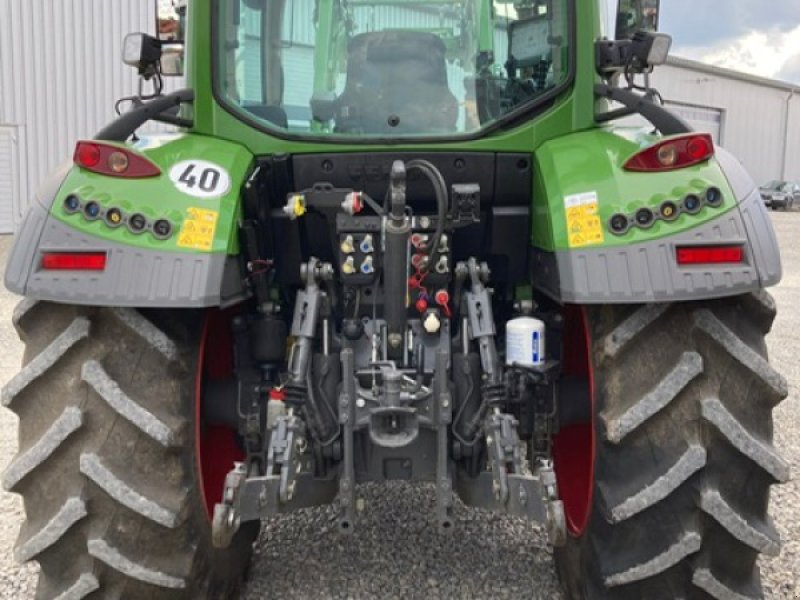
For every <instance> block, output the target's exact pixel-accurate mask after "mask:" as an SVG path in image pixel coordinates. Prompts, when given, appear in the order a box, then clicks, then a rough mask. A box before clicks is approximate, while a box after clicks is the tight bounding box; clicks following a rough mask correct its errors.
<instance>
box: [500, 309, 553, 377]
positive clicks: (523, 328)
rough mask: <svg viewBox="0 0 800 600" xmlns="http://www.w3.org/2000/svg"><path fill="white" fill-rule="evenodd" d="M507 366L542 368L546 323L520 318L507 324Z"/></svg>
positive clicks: (529, 318)
mask: <svg viewBox="0 0 800 600" xmlns="http://www.w3.org/2000/svg"><path fill="white" fill-rule="evenodd" d="M506 364H507V365H513V364H518V365H520V366H523V367H541V366H542V365H543V364H544V323H543V322H542V321H540V320H539V319H534V318H532V317H520V318H518V319H512V320H510V321H508V322H507V323H506Z"/></svg>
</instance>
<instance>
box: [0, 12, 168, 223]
mask: <svg viewBox="0 0 800 600" xmlns="http://www.w3.org/2000/svg"><path fill="white" fill-rule="evenodd" d="M154 28H155V15H154V4H153V2H152V0H113V2H112V1H110V0H0V124H6V125H18V126H20V127H23V128H24V131H25V142H26V143H25V147H24V148H21V155H20V160H19V163H18V165H19V166H18V169H17V172H16V173H15V174H14V177H15V178H16V179H17V180H18V181H19V197H20V202H19V205H18V206H17V207H15V211H14V213H15V214H14V215H13V217H14V221H15V223H18V222H19V220H20V218H21V217H22V215H23V214H24V211H25V208H26V207H27V203H28V201H29V198H30V197H31V195H32V194H33V193H34V192H35V190H36V189H37V188H38V186H39V184H40V182H41V181H42V179H43V178H44V177H45V176H46V175H47V174H48V173H49V172H50V171H52V170H53V169H54V168H55V167H56V166H57V165H58V164H59V163H61V162H63V161H64V160H68V159H69V158H70V157H71V154H72V148H73V145H74V143H75V140H77V139H81V138H88V137H91V136H92V135H93V134H94V133H95V132H96V131H97V130H98V129H100V127H102V126H103V125H104V124H106V123H107V122H109V121H111V120H112V119H113V118H114V116H115V113H114V103H115V102H116V100H117V99H118V98H120V97H122V96H128V95H131V94H133V93H134V92H135V91H136V90H137V86H138V82H137V77H136V73H135V72H134V70H133V69H131V68H129V67H126V66H125V65H123V64H122V61H121V58H120V55H121V48H122V40H123V38H124V37H125V35H126V34H128V33H130V32H132V31H145V32H151V33H152V32H153V30H154ZM179 86H180V81H176V80H174V79H171V80H169V81H168V84H167V88H168V89H169V90H172V89H175V88H176V87H179Z"/></svg>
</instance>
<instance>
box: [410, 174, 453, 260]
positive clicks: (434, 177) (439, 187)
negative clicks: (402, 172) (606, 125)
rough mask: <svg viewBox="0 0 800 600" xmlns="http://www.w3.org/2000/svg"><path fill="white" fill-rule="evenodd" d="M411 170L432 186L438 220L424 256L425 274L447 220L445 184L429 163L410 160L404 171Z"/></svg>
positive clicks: (434, 254) (437, 247) (440, 175)
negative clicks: (420, 172)
mask: <svg viewBox="0 0 800 600" xmlns="http://www.w3.org/2000/svg"><path fill="white" fill-rule="evenodd" d="M412 169H419V170H420V171H422V173H423V174H424V175H425V176H426V177H427V178H428V179H429V180H430V182H431V184H432V185H433V192H434V194H435V195H436V209H437V218H438V219H437V222H436V231H435V232H434V234H433V238H432V239H431V243H430V244H428V247H427V248H426V252H425V254H427V255H428V257H429V260H428V262H427V264H426V265H425V266H424V267H423V269H422V270H423V271H425V272H427V271H428V270H429V269H430V267H431V264H432V263H433V257H434V256H436V252H437V250H438V249H439V243H440V241H441V239H442V235H443V234H444V225H445V221H446V220H447V210H448V208H449V207H448V194H447V182H445V180H444V177H443V176H442V173H441V171H439V169H437V168H436V166H435V165H434V164H433V163H432V162H430V161H427V160H424V159H421V158H417V159H414V160H410V161H408V163H407V164H406V170H408V171H410V170H412Z"/></svg>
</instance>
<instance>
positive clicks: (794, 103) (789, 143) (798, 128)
mask: <svg viewBox="0 0 800 600" xmlns="http://www.w3.org/2000/svg"><path fill="white" fill-rule="evenodd" d="M786 125H787V126H786V135H787V139H786V162H785V164H784V172H785V173H786V175H785V179H789V180H792V181H800V94H793V95H792V99H791V100H790V101H789V119H788V122H787V124H786Z"/></svg>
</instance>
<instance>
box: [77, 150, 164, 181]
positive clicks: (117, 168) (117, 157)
mask: <svg viewBox="0 0 800 600" xmlns="http://www.w3.org/2000/svg"><path fill="white" fill-rule="evenodd" d="M73 160H74V161H75V164H76V165H78V166H79V167H81V168H82V169H86V170H88V171H92V172H93V173H99V174H101V175H110V176H111V177H128V178H131V179H141V178H144V177H157V176H159V175H161V169H159V168H158V167H157V166H155V165H154V164H153V163H152V162H150V161H149V160H147V159H146V158H144V157H143V156H141V155H139V154H136V153H134V152H131V151H130V150H127V149H125V148H120V147H118V146H112V145H110V144H104V143H102V142H78V145H77V146H76V147H75V155H74V156H73Z"/></svg>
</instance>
